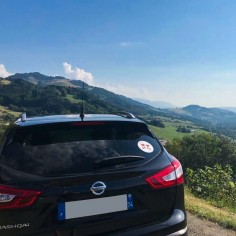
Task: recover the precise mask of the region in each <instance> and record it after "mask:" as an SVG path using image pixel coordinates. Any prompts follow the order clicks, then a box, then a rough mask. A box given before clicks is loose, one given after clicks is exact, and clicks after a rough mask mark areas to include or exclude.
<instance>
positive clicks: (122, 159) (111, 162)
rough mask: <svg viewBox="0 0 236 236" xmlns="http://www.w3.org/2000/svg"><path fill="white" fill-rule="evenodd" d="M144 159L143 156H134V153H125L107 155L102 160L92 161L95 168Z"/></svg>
mask: <svg viewBox="0 0 236 236" xmlns="http://www.w3.org/2000/svg"><path fill="white" fill-rule="evenodd" d="M143 159H145V157H143V156H134V155H126V156H117V157H107V158H104V159H102V160H98V161H95V162H94V165H95V168H99V167H105V166H111V165H117V164H123V163H127V162H132V161H140V160H143Z"/></svg>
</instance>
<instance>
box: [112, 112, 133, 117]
mask: <svg viewBox="0 0 236 236" xmlns="http://www.w3.org/2000/svg"><path fill="white" fill-rule="evenodd" d="M114 114H115V115H118V116H123V117H125V118H128V119H135V118H136V117H135V116H134V115H133V114H132V113H130V112H126V111H118V112H116V113H114Z"/></svg>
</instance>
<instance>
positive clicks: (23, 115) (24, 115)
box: [20, 112, 27, 122]
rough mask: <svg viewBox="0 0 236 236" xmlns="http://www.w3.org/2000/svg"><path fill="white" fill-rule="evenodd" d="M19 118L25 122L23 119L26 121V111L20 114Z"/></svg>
mask: <svg viewBox="0 0 236 236" xmlns="http://www.w3.org/2000/svg"><path fill="white" fill-rule="evenodd" d="M20 119H21V122H25V121H26V119H27V116H26V113H25V112H24V113H22V114H21V117H20Z"/></svg>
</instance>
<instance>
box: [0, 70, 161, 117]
mask: <svg viewBox="0 0 236 236" xmlns="http://www.w3.org/2000/svg"><path fill="white" fill-rule="evenodd" d="M5 80H7V81H9V84H7V85H5V86H3V80H1V85H2V86H0V105H4V106H8V107H11V108H12V109H13V110H15V111H27V113H29V114H31V115H44V114H55V113H57V114H61V113H74V112H76V113H78V112H79V108H80V104H81V98H82V85H83V82H82V81H79V80H68V79H66V78H64V77H59V76H55V77H53V76H46V75H43V74H40V73H38V72H33V73H24V74H19V73H17V74H15V75H12V76H9V77H7V78H5ZM84 100H85V111H86V112H87V113H108V112H116V111H121V110H126V111H129V112H132V113H134V114H136V115H140V114H156V115H157V114H161V113H162V111H161V110H160V109H157V108H153V107H151V106H148V105H145V104H142V103H140V102H138V101H135V100H133V99H131V98H127V97H125V96H122V95H117V94H115V93H112V92H110V91H107V90H105V89H103V88H98V87H93V86H89V85H88V84H85V93H84Z"/></svg>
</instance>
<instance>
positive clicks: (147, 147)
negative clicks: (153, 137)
mask: <svg viewBox="0 0 236 236" xmlns="http://www.w3.org/2000/svg"><path fill="white" fill-rule="evenodd" d="M138 147H139V148H140V149H141V150H142V151H144V152H147V153H151V152H153V150H154V148H153V146H152V144H150V143H148V142H146V141H139V142H138Z"/></svg>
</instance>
